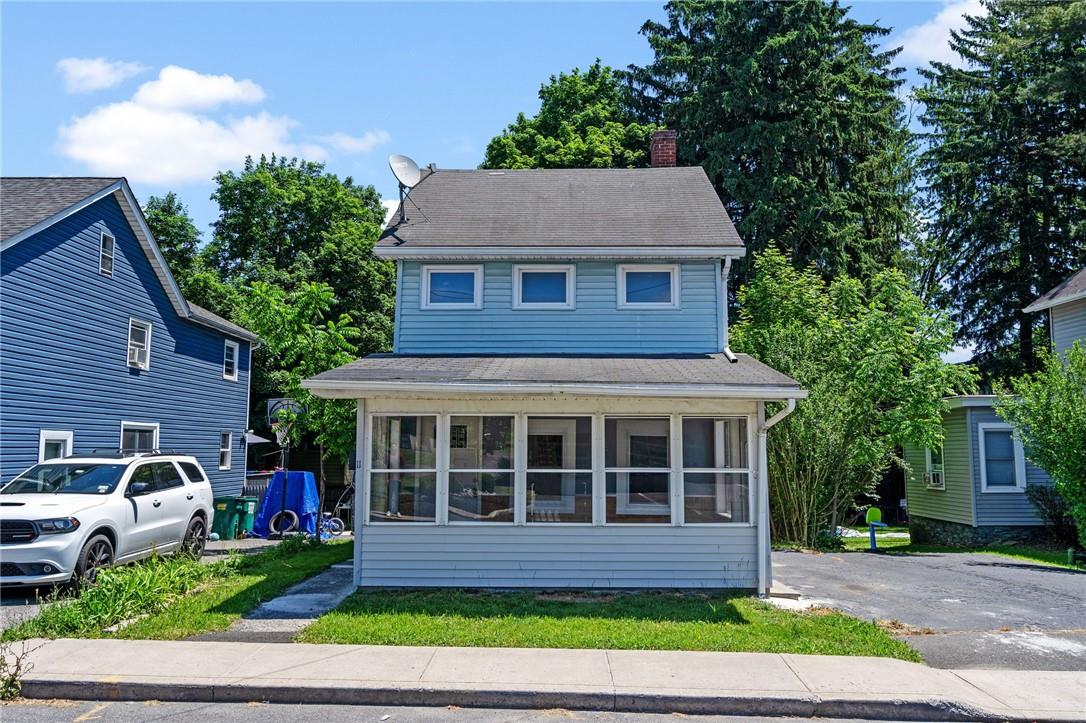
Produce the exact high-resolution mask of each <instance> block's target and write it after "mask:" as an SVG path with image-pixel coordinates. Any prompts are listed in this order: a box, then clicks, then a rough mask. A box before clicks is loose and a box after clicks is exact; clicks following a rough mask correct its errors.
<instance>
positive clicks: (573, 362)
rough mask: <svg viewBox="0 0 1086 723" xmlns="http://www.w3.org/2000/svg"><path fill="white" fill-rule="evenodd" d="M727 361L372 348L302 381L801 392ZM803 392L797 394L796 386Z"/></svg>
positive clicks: (750, 362) (766, 370)
mask: <svg viewBox="0 0 1086 723" xmlns="http://www.w3.org/2000/svg"><path fill="white" fill-rule="evenodd" d="M737 356H738V358H739V361H738V362H736V363H734V364H732V363H730V362H728V360H727V359H726V358H725V357H724V355H723V354H677V355H666V356H663V355H661V356H648V355H646V356H637V355H539V356H535V355H527V356H524V355H465V356H416V355H404V354H372V355H370V356H367V357H364V358H362V359H358V360H357V361H353V362H351V363H350V364H346V365H344V366H341V367H339V368H338V369H332V370H330V371H326V372H324V373H322V374H318V375H317V376H315V377H313V378H312V379H309V380H307V381H306V382H305V386H306V387H309V388H314V389H320V388H322V387H325V388H331V387H335V386H337V385H339V386H344V385H345V386H350V384H352V383H358V384H365V383H380V384H390V383H395V384H402V385H403V386H404V389H405V391H406V390H408V388H409V387H410V386H411V385H419V384H425V385H432V384H451V385H467V386H471V385H510V386H511V387H520V386H525V385H532V384H539V385H558V386H561V385H574V386H576V385H581V386H583V385H596V386H605V387H606V386H614V387H622V386H645V385H647V386H652V387H659V388H664V387H668V386H681V387H687V388H688V387H704V388H707V389H708V388H722V387H736V388H744V387H758V388H773V389H776V390H779V391H781V392H801V389H800V386H799V384H798V383H797V382H796V381H795V380H793V379H791V378H789V377H787V376H785V375H784V374H781V373H780V372H778V371H776V370H774V369H771V368H770V367H768V366H766V365H765V364H762V363H761V362H759V361H758V360H756V359H754V358H753V357H750V356H748V355H746V354H738V355H737ZM800 396H802V394H800Z"/></svg>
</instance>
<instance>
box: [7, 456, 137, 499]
mask: <svg viewBox="0 0 1086 723" xmlns="http://www.w3.org/2000/svg"><path fill="white" fill-rule="evenodd" d="M124 470H125V465H123V464H63V463H54V464H39V465H38V466H36V467H31V468H30V469H28V470H27V471H26V472H23V473H22V474H21V475H19V476H18V477H16V478H15V479H13V480H12V481H11V482H10V483H8V485H7V486H6V487H4V489H2V490H0V495H32V494H69V495H108V494H109V493H110V492H112V491H113V490H115V489H116V488H117V482H119V481H120V479H121V475H123V474H124Z"/></svg>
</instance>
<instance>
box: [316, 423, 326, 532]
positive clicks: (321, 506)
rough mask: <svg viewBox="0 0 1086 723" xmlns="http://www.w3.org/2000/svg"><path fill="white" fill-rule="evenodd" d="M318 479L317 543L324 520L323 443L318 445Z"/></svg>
mask: <svg viewBox="0 0 1086 723" xmlns="http://www.w3.org/2000/svg"><path fill="white" fill-rule="evenodd" d="M318 450H319V453H320V474H319V478H320V481H319V483H318V485H317V544H320V542H321V523H322V522H323V521H324V444H323V443H322V444H321V445H319V448H318Z"/></svg>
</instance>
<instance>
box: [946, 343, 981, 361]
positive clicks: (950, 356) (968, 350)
mask: <svg viewBox="0 0 1086 723" xmlns="http://www.w3.org/2000/svg"><path fill="white" fill-rule="evenodd" d="M975 353H976V350H975V349H974V348H973V345H972V344H966V345H964V346H956V347H954V348H953V349H951V350H950V351H948V352H946V353H944V354H941V355H940V356H941V357H942V359H943V361H944V362H946V363H947V364H962V363H964V362H968V361H971V360H972V359H973V355H974V354H975Z"/></svg>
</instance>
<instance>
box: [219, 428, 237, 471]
mask: <svg viewBox="0 0 1086 723" xmlns="http://www.w3.org/2000/svg"><path fill="white" fill-rule="evenodd" d="M223 436H225V437H226V446H225V447H223V446H222V438H223ZM223 452H226V464H225V465H224V464H223V463H222V453H223ZM233 464H234V433H233V432H232V431H230V430H228V429H224V430H223V431H221V432H219V469H220V470H228V469H230V468H231V467H232V466H233Z"/></svg>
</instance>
